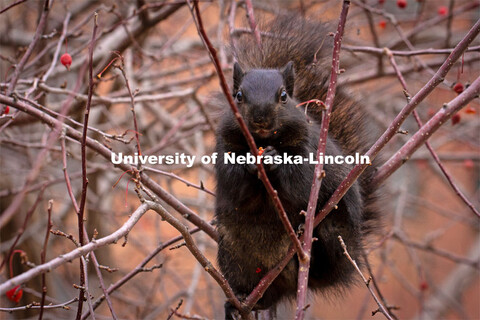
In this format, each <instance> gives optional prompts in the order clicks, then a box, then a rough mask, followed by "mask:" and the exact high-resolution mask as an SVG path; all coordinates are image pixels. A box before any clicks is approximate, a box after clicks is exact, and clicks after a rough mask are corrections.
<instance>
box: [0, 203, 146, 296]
mask: <svg viewBox="0 0 480 320" xmlns="http://www.w3.org/2000/svg"><path fill="white" fill-rule="evenodd" d="M149 209H150V207H149V205H148V204H142V205H140V206H139V207H138V208H137V209H136V210H135V211H134V212H133V213H132V214H131V216H130V218H129V219H128V220H127V221H126V222H125V223H124V224H123V225H122V226H121V227H120V228H118V229H117V230H116V231H115V232H113V233H111V234H109V235H108V236H105V237H103V238H100V239H97V240H96V241H95V242H89V243H87V244H86V245H84V246H81V247H76V248H75V249H74V250H72V251H70V252H68V253H66V254H62V255H60V256H58V257H56V258H54V259H52V260H50V261H48V262H46V263H44V264H40V265H37V266H35V267H34V268H32V269H30V270H28V271H26V272H24V273H22V274H19V275H18V276H16V277H14V278H11V279H9V280H7V281H5V282H3V283H1V284H0V295H2V294H4V293H5V292H6V291H7V290H9V289H11V288H13V287H15V286H16V285H19V284H23V283H25V282H27V281H29V280H31V279H33V278H35V277H36V276H39V275H41V274H42V273H45V272H50V271H52V270H53V269H56V268H58V267H59V266H61V265H63V264H65V263H68V262H71V261H72V260H74V259H77V258H79V257H81V256H83V255H86V254H87V253H89V252H92V251H94V250H96V249H98V248H101V247H104V246H106V245H109V244H112V243H116V242H117V241H118V240H119V239H122V238H123V237H124V236H125V235H126V234H128V233H129V232H130V230H131V229H132V228H133V227H134V226H135V224H136V223H137V222H138V220H140V218H141V217H142V216H143V215H144V214H145V212H147V211H148V210H149Z"/></svg>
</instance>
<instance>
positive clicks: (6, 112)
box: [3, 106, 10, 114]
mask: <svg viewBox="0 0 480 320" xmlns="http://www.w3.org/2000/svg"><path fill="white" fill-rule="evenodd" d="M9 112H10V107H9V106H6V107H5V110H4V111H3V114H8V113H9Z"/></svg>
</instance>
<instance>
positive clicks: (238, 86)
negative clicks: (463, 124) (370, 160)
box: [215, 16, 378, 317]
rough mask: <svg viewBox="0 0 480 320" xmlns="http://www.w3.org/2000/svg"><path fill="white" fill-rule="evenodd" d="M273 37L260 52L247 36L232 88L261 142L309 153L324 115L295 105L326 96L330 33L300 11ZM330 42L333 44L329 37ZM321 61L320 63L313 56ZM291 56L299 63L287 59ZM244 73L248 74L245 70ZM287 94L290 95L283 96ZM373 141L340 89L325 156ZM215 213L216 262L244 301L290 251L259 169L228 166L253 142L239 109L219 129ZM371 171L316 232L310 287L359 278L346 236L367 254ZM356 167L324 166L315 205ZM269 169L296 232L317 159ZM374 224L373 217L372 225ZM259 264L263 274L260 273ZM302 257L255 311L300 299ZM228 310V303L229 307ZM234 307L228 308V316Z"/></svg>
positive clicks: (355, 252) (278, 24) (274, 26)
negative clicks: (230, 157)
mask: <svg viewBox="0 0 480 320" xmlns="http://www.w3.org/2000/svg"><path fill="white" fill-rule="evenodd" d="M265 29H266V30H267V31H269V32H271V33H273V34H274V37H269V38H266V37H264V38H263V43H262V47H263V51H260V50H259V48H258V46H257V45H256V43H255V42H254V40H253V37H247V36H245V37H244V38H242V39H240V41H239V45H238V48H235V50H234V55H235V57H236V59H237V61H238V62H239V65H235V68H234V85H233V94H234V97H236V93H237V92H238V91H239V90H240V91H241V92H242V96H241V97H240V98H241V100H242V101H241V103H240V102H238V101H237V105H238V107H239V109H240V112H241V114H242V116H243V118H244V119H245V122H246V123H247V125H248V128H249V130H250V132H251V133H252V135H253V137H254V139H255V142H256V144H257V146H258V147H263V148H266V147H269V148H268V152H270V153H272V154H275V153H279V154H283V153H284V152H286V153H288V154H292V155H303V156H307V155H308V154H309V153H314V154H315V152H316V150H317V143H318V138H319V130H320V125H319V112H318V111H316V110H315V109H311V110H309V118H311V119H312V120H311V121H309V120H308V119H307V117H306V116H305V110H304V109H302V108H296V107H295V106H296V105H297V104H298V102H299V101H306V100H309V99H315V98H316V99H321V100H323V101H324V100H325V97H326V92H327V86H328V79H329V72H330V67H329V65H330V61H331V59H330V55H331V52H332V51H331V43H332V40H331V37H329V36H327V33H328V32H327V31H326V28H325V27H324V26H323V25H320V24H318V23H312V22H307V21H305V20H303V19H302V18H300V17H295V16H287V17H280V18H278V19H276V20H275V22H273V23H271V24H270V25H267V26H266V28H264V30H265ZM324 38H325V41H324ZM322 42H324V43H323V47H322V48H321V50H320V51H319V53H318V54H317V59H318V61H317V62H316V63H313V62H314V60H313V59H314V55H315V52H316V51H317V50H318V49H319V48H320V46H321V44H322ZM289 61H293V66H292V65H291V64H288V63H289ZM244 70H245V71H244ZM282 90H285V91H286V92H287V93H288V99H287V101H286V102H282V101H281V93H282ZM371 145H372V141H371V139H370V138H369V137H368V135H367V134H366V124H365V121H364V118H363V112H362V110H361V106H360V105H359V104H356V103H354V102H353V101H352V100H351V99H350V98H349V97H348V95H346V94H345V93H344V92H343V91H342V90H341V88H340V89H339V90H337V95H336V98H335V103H334V108H333V112H332V115H331V120H330V130H329V136H328V142H327V149H326V154H327V155H340V154H342V155H349V154H354V153H355V152H359V153H363V152H365V151H366V150H367V149H368V148H369V147H370V146H371ZM216 151H217V152H218V153H219V159H218V160H217V164H216V167H215V169H216V176H217V181H218V183H217V198H216V199H217V203H216V218H217V228H218V232H219V235H220V238H219V243H218V264H219V266H220V269H221V271H222V272H223V274H224V275H225V277H226V279H227V280H228V282H229V283H230V285H231V286H232V288H233V290H234V291H235V293H236V295H237V296H238V297H240V298H244V297H245V296H246V295H248V294H249V293H250V292H251V291H252V289H253V288H254V287H255V286H256V285H257V284H258V282H259V280H260V279H261V278H262V277H263V276H264V275H265V274H266V272H268V271H269V270H270V269H272V268H273V267H274V266H275V265H276V264H277V263H278V262H279V261H280V260H281V259H282V257H284V255H285V254H286V252H287V250H288V248H289V245H290V239H289V238H288V236H287V234H286V231H285V229H284V227H283V225H282V223H281V221H280V219H279V218H278V215H277V213H276V212H275V209H274V206H273V204H272V201H271V200H270V198H269V196H268V194H267V192H266V190H265V187H264V186H263V184H262V182H261V181H260V180H259V179H258V177H257V173H256V171H255V168H252V166H248V165H237V164H236V165H230V164H227V165H225V164H223V154H224V153H225V152H235V153H236V154H237V155H238V154H246V153H247V152H249V147H248V145H247V143H246V140H245V138H244V136H243V135H242V133H241V131H240V128H239V125H238V123H237V121H236V119H235V118H234V116H233V114H232V112H231V111H230V110H228V107H227V106H225V113H224V114H223V116H222V118H221V123H220V125H219V128H218V131H217V146H216ZM373 167H374V166H371V167H370V168H369V170H367V171H366V173H365V174H363V175H362V177H361V178H360V179H359V181H357V182H356V183H355V184H354V185H353V186H352V188H351V189H350V190H349V191H348V192H347V194H346V195H345V196H344V197H343V199H342V200H341V201H340V203H339V204H338V209H336V210H334V211H333V212H331V213H330V214H329V215H328V216H327V218H326V219H325V220H324V221H323V222H322V223H321V224H320V225H319V226H318V227H317V228H316V229H315V230H314V237H316V238H318V241H316V242H314V245H313V248H312V260H311V267H310V280H309V287H310V288H312V289H322V290H323V289H331V288H344V287H346V286H348V285H350V284H351V283H352V281H353V274H354V270H353V268H352V266H351V264H350V263H349V262H348V260H347V259H346V258H345V257H344V256H343V254H342V248H341V247H340V244H339V242H338V239H337V237H338V235H341V236H342V237H343V239H344V240H345V243H346V244H347V247H348V249H349V252H350V254H351V255H352V257H353V258H354V259H356V260H361V251H362V247H363V243H364V236H365V234H366V233H368V232H369V231H371V230H372V229H373V226H374V225H375V223H374V222H376V221H378V215H377V213H376V212H377V211H376V210H374V209H372V208H373V206H374V197H373V194H374V191H375V190H374V189H373V188H372V187H371V186H369V180H370V176H371V174H372V171H373ZM351 168H352V166H349V165H325V166H324V170H325V172H326V177H325V178H324V179H323V182H322V186H321V190H320V195H319V198H318V204H317V208H321V207H322V206H323V204H324V203H325V201H326V200H327V199H328V198H329V197H330V195H331V194H332V193H333V191H334V190H335V189H336V188H337V187H338V185H339V184H340V182H341V181H342V180H343V179H344V178H345V176H346V175H347V174H348V172H349V171H350V169H351ZM266 170H267V174H268V177H269V179H270V182H271V183H272V185H273V187H274V188H275V190H277V191H278V195H279V197H280V199H281V201H282V204H283V206H284V208H285V210H286V212H287V214H288V217H289V219H290V221H291V223H292V225H293V227H294V228H298V227H299V226H300V225H301V224H302V223H303V221H304V217H303V216H302V215H300V211H301V210H306V208H307V202H308V198H309V194H310V188H311V184H312V180H313V171H314V165H288V164H287V165H278V166H276V167H269V166H266ZM372 222H373V223H372ZM258 270H261V271H260V272H257V271H258ZM297 273H298V261H297V260H296V259H293V260H292V261H290V263H289V264H288V265H287V267H286V268H285V270H284V271H283V272H282V273H281V274H280V275H279V277H278V278H277V279H276V280H275V281H274V282H273V284H272V285H271V286H270V288H269V289H268V290H267V291H266V292H265V295H264V296H263V297H262V298H261V299H260V301H259V302H258V304H257V306H256V309H267V308H271V307H272V306H275V305H276V304H277V303H278V302H279V301H280V300H282V299H283V298H293V297H295V295H296V286H297ZM227 309H228V308H227ZM230 311H231V310H227V317H230V316H231V315H230V314H228V313H229V312H230Z"/></svg>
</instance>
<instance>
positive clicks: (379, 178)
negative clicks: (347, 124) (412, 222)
mask: <svg viewBox="0 0 480 320" xmlns="http://www.w3.org/2000/svg"><path fill="white" fill-rule="evenodd" d="M476 25H478V26H477V28H478V30H479V31H480V20H479V21H478V22H477V24H476ZM479 92H480V77H478V78H477V79H476V80H475V81H474V82H473V83H472V84H471V85H470V86H469V87H468V88H467V89H466V90H465V91H463V92H462V93H461V94H460V95H458V96H457V97H456V98H455V99H453V100H452V101H450V102H449V103H447V104H444V106H443V108H441V109H440V110H439V111H438V112H437V113H436V114H435V115H434V116H433V117H432V118H431V119H430V120H429V121H428V122H427V123H425V125H423V126H422V127H421V128H420V129H419V130H418V131H417V132H416V133H415V134H414V135H413V136H412V137H411V138H410V139H409V140H408V141H407V143H405V145H404V146H403V147H402V148H400V150H398V151H397V152H396V153H395V154H394V155H393V156H392V157H391V158H390V159H389V160H388V161H387V162H386V163H385V164H384V165H383V166H381V167H380V168H379V169H378V171H377V173H376V174H375V177H374V179H373V183H374V184H380V183H382V182H383V181H384V180H385V179H386V178H388V177H389V176H390V175H391V174H392V173H393V172H394V171H396V170H397V169H398V168H399V167H400V166H401V165H402V164H404V163H405V162H406V161H407V160H408V159H409V158H410V156H411V155H412V153H414V152H415V151H416V150H417V149H418V148H419V147H420V146H421V145H422V144H423V143H425V141H427V140H428V138H430V137H431V136H432V134H433V133H434V132H435V131H437V129H438V128H440V126H441V125H442V124H443V123H445V122H446V121H447V120H448V119H450V118H451V116H452V115H453V114H455V113H456V112H458V111H459V110H460V109H462V108H463V107H464V106H466V105H467V104H468V103H469V102H470V101H472V100H473V99H474V98H476V97H478V93H479ZM412 100H413V99H412Z"/></svg>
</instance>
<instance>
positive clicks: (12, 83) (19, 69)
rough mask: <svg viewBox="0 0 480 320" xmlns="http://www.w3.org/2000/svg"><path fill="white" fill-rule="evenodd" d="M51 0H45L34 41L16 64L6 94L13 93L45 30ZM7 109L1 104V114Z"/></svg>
mask: <svg viewBox="0 0 480 320" xmlns="http://www.w3.org/2000/svg"><path fill="white" fill-rule="evenodd" d="M49 9H50V8H49V0H45V2H44V4H43V8H42V15H41V16H40V20H39V21H38V26H37V30H36V31H35V35H34V36H33V39H32V42H30V45H29V46H28V49H27V51H26V52H25V54H24V55H23V57H22V59H21V60H20V62H19V63H18V64H17V65H16V67H15V71H14V72H13V76H12V79H10V82H9V84H8V88H7V91H6V92H5V95H7V96H9V95H11V94H12V93H13V91H14V90H15V86H16V85H17V81H18V77H19V76H20V73H21V72H22V70H23V67H24V66H25V64H26V63H27V61H28V59H29V58H30V56H31V55H32V53H33V50H34V49H35V47H36V45H37V43H38V41H39V40H40V38H41V36H42V34H43V31H44V30H45V26H46V24H47V17H48V13H49V12H50V11H49ZM4 111H5V106H0V114H3V112H4Z"/></svg>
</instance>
